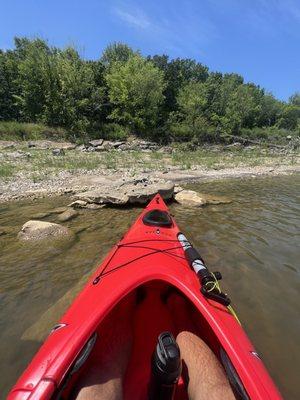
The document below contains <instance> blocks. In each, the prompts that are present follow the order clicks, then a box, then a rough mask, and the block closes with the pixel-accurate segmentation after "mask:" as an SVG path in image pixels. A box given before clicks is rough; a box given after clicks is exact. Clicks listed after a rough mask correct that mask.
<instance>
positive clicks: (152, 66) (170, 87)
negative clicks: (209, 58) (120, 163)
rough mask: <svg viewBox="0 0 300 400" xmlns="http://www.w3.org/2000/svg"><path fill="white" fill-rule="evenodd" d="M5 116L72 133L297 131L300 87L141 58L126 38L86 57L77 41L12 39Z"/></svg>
mask: <svg viewBox="0 0 300 400" xmlns="http://www.w3.org/2000/svg"><path fill="white" fill-rule="evenodd" d="M0 121H18V122H37V123H43V124H45V125H48V126H52V127H64V128H66V129H67V130H68V131H69V132H70V133H71V134H72V135H73V137H74V138H80V137H81V138H82V137H85V135H87V134H88V135H89V136H94V137H110V138H123V137H126V136H127V135H128V134H135V135H138V136H141V137H147V138H151V139H153V140H156V141H160V142H167V141H190V140H193V141H197V142H204V141H210V142H211V141H213V142H218V141H222V140H225V139H226V137H227V136H228V135H251V132H259V133H260V134H261V135H268V133H269V132H272V131H273V132H274V131H276V132H278V131H280V130H289V131H297V132H299V130H300V93H295V94H294V95H293V96H291V98H290V99H289V101H288V102H282V101H279V100H277V99H276V98H275V97H274V96H273V95H272V94H270V93H267V92H266V91H265V90H264V89H263V88H261V87H259V86H258V85H255V84H253V83H246V82H245V81H244V79H243V77H242V76H240V75H238V74H235V73H231V74H222V73H220V72H210V71H209V69H208V68H207V67H206V66H205V65H203V64H201V63H199V62H196V61H195V60H192V59H183V58H177V59H169V57H168V56H167V55H154V56H148V57H143V56H142V55H141V53H140V52H139V51H134V50H133V49H131V48H130V47H129V46H127V45H126V44H123V43H113V44H111V45H109V46H108V47H107V48H106V49H105V50H104V52H103V53H102V55H101V56H100V57H99V59H98V60H85V59H83V58H82V57H81V56H80V54H79V53H78V51H76V49H75V48H72V47H68V48H65V49H60V48H57V47H54V46H50V45H49V44H48V43H47V42H46V41H45V40H42V39H40V38H36V39H32V40H31V39H28V38H15V47H14V49H12V50H6V51H2V50H0ZM285 134H286V132H285Z"/></svg>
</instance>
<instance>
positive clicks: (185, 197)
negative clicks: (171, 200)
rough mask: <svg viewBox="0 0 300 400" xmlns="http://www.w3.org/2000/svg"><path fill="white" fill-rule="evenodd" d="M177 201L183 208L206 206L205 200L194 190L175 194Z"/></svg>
mask: <svg viewBox="0 0 300 400" xmlns="http://www.w3.org/2000/svg"><path fill="white" fill-rule="evenodd" d="M175 200H176V201H177V202H178V203H179V204H181V205H183V206H193V207H201V206H204V205H205V204H206V201H205V199H203V198H202V197H201V196H200V195H199V194H198V193H197V192H194V191H193V190H181V191H180V192H178V193H176V194H175Z"/></svg>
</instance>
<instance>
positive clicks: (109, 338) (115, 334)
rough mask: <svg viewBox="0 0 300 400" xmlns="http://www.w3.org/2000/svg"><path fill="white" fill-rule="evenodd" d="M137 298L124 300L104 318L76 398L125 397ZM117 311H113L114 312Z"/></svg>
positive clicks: (88, 399)
mask: <svg viewBox="0 0 300 400" xmlns="http://www.w3.org/2000/svg"><path fill="white" fill-rule="evenodd" d="M133 306H134V298H133V297H131V298H128V299H126V300H125V302H122V303H121V304H120V305H119V306H117V307H116V309H115V310H113V311H112V313H111V314H110V318H108V319H106V320H105V321H103V323H102V325H101V329H100V331H99V337H98V340H97V344H96V348H95V351H93V353H94V355H93V359H92V360H91V367H90V368H88V369H87V370H86V371H85V372H84V373H83V376H82V377H81V379H80V381H79V382H78V384H77V387H76V389H75V393H74V394H75V396H74V397H73V398H74V399H76V400H94V399H102V400H121V399H122V398H123V387H122V383H123V376H124V375H125V372H126V368H127V363H128V360H129V356H130V351H131V344H132V327H131V315H132V311H133ZM112 314H113V315H112Z"/></svg>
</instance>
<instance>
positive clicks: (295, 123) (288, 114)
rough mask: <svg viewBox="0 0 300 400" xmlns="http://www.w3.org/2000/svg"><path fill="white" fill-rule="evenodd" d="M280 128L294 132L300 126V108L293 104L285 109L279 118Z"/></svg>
mask: <svg viewBox="0 0 300 400" xmlns="http://www.w3.org/2000/svg"><path fill="white" fill-rule="evenodd" d="M277 125H278V127H279V128H284V129H290V130H294V129H296V128H297V127H299V126H300V107H299V106H297V105H293V104H288V105H286V106H285V107H284V108H283V111H282V113H281V115H280V117H279V120H278V123H277Z"/></svg>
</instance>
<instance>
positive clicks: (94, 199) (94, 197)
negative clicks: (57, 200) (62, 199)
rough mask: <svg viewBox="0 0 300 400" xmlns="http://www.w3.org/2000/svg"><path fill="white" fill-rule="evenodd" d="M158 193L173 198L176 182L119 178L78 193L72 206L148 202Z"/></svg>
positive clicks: (166, 197) (164, 197) (166, 198)
mask: <svg viewBox="0 0 300 400" xmlns="http://www.w3.org/2000/svg"><path fill="white" fill-rule="evenodd" d="M156 193H159V194H160V195H161V196H162V197H163V199H164V200H171V199H172V198H173V195H174V183H172V182H169V181H163V180H158V179H156V180H155V179H153V180H149V179H147V178H140V179H133V180H131V181H124V180H118V181H116V182H114V183H113V184H111V185H110V186H101V188H97V189H95V190H90V191H87V192H82V193H78V194H76V195H75V196H74V198H75V200H76V202H74V203H73V204H71V206H72V207H74V206H75V207H76V206H79V207H85V206H87V205H88V204H98V205H99V204H100V205H103V204H108V205H115V206H121V205H127V204H128V205H130V204H146V203H147V202H148V201H149V200H151V199H152V198H153V196H154V195H155V194H156ZM78 201H80V203H79V202H78ZM87 208H90V207H87Z"/></svg>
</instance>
